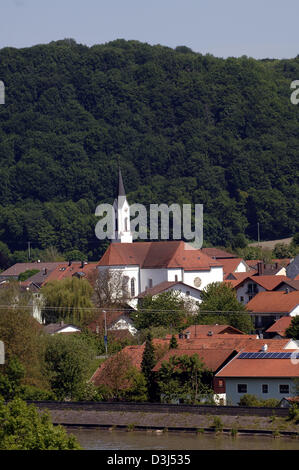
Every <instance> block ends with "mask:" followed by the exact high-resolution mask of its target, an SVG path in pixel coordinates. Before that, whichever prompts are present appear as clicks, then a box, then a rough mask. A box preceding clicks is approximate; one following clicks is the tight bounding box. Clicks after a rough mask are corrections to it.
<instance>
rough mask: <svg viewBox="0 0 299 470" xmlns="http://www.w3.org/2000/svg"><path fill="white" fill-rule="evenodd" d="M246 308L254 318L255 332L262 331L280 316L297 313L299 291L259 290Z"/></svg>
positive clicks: (298, 311) (298, 312) (298, 308)
mask: <svg viewBox="0 0 299 470" xmlns="http://www.w3.org/2000/svg"><path fill="white" fill-rule="evenodd" d="M246 308H247V310H248V311H249V313H250V315H252V316H253V318H254V322H255V328H256V330H257V332H258V333H263V331H264V330H266V329H267V328H269V327H270V326H271V325H272V324H273V323H274V321H275V320H278V319H279V318H280V317H282V316H285V315H286V316H290V317H294V316H296V315H298V314H299V291H293V292H289V291H272V292H271V291H270V292H260V293H259V294H257V295H256V296H255V297H254V298H253V299H252V300H250V302H248V304H247V305H246Z"/></svg>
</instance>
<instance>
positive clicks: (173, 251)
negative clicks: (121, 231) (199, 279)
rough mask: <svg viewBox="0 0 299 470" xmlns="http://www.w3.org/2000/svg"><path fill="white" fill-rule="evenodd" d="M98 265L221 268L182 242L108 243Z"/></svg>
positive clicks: (200, 251)
mask: <svg viewBox="0 0 299 470" xmlns="http://www.w3.org/2000/svg"><path fill="white" fill-rule="evenodd" d="M98 265H99V266H130V265H131V266H132V265H133V266H134V265H136V266H139V267H140V268H143V269H154V268H169V269H171V268H184V269H186V270H210V269H211V267H213V266H217V267H221V266H222V264H221V263H218V262H217V261H215V260H213V259H212V258H210V257H209V256H207V255H206V254H205V253H203V251H202V250H197V249H193V247H192V246H191V245H189V244H188V243H185V242H183V241H164V242H135V243H111V244H110V245H109V247H108V249H107V251H106V252H105V254H104V255H103V257H102V258H101V260H100V261H99V263H98Z"/></svg>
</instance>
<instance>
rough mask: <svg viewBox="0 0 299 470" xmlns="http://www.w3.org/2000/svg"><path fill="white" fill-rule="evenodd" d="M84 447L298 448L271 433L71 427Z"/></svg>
mask: <svg viewBox="0 0 299 470" xmlns="http://www.w3.org/2000/svg"><path fill="white" fill-rule="evenodd" d="M68 432H69V433H71V434H73V435H75V436H76V437H77V439H78V441H79V442H80V444H81V446H82V447H83V448H84V449H85V450H173V449H176V450H299V439H295V438H294V439H292V438H285V437H279V438H273V437H272V436H248V435H246V436H245V435H239V436H237V437H236V438H233V437H231V436H230V435H225V434H223V435H214V434H212V435H211V434H193V433H190V434H189V433H176V432H169V433H163V434H157V433H155V432H143V431H133V432H126V431H103V430H98V429H84V428H72V429H68Z"/></svg>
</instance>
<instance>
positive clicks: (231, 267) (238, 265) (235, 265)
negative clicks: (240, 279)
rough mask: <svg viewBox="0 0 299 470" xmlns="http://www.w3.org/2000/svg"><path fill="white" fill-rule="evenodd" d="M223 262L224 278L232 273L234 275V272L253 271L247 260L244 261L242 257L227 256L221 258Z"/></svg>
mask: <svg viewBox="0 0 299 470" xmlns="http://www.w3.org/2000/svg"><path fill="white" fill-rule="evenodd" d="M221 263H222V265H223V278H224V279H228V277H229V276H230V275H232V277H234V274H235V273H236V274H245V273H247V275H248V274H249V273H250V274H252V272H251V268H250V267H249V266H248V264H247V263H246V261H244V260H243V259H242V258H231V259H229V258H227V259H223V260H221Z"/></svg>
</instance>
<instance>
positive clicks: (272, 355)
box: [239, 351, 299, 359]
mask: <svg viewBox="0 0 299 470" xmlns="http://www.w3.org/2000/svg"><path fill="white" fill-rule="evenodd" d="M290 358H293V359H299V351H298V352H297V351H294V352H261V351H259V352H242V353H241V354H240V355H239V359H290Z"/></svg>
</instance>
